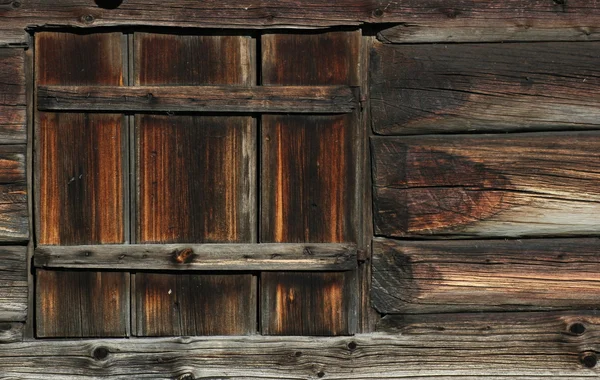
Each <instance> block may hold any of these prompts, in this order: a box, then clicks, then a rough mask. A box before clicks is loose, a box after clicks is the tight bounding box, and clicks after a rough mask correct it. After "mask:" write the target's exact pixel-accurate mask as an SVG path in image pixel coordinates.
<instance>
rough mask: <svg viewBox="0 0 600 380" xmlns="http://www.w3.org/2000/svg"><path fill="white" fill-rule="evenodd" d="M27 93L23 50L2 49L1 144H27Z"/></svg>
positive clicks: (0, 83) (0, 75)
mask: <svg viewBox="0 0 600 380" xmlns="http://www.w3.org/2000/svg"><path fill="white" fill-rule="evenodd" d="M0 12H1V11H0ZM1 17H2V16H0V18H1ZM1 29H2V27H0V35H1V34H2V32H1ZM1 39H2V37H0V40H1ZM25 92H26V91H25V54H24V52H23V50H22V49H0V144H18V143H25V140H26V132H25V119H26V108H27V107H26V103H27V102H26V95H25Z"/></svg>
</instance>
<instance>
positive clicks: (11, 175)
mask: <svg viewBox="0 0 600 380" xmlns="http://www.w3.org/2000/svg"><path fill="white" fill-rule="evenodd" d="M0 97H1V96H0ZM25 164H26V162H25V145H0V242H23V241H26V240H27V239H28V238H29V222H28V212H27V187H26V184H25V180H26V177H25Z"/></svg>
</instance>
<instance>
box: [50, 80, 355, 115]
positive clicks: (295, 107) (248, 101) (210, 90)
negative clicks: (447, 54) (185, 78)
mask: <svg viewBox="0 0 600 380" xmlns="http://www.w3.org/2000/svg"><path fill="white" fill-rule="evenodd" d="M356 103H357V99H356V97H355V96H354V94H353V91H352V88H350V87H348V86H256V87H242V86H132V87H121V86H48V87H39V88H38V109H39V110H41V111H118V112H124V111H130V112H261V113H267V112H285V113H350V112H352V111H353V110H354V109H355V108H356Z"/></svg>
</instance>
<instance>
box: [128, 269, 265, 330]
mask: <svg viewBox="0 0 600 380" xmlns="http://www.w3.org/2000/svg"><path fill="white" fill-rule="evenodd" d="M135 279H136V285H135V287H136V298H137V299H136V305H137V313H136V315H137V323H136V324H137V335H139V336H170V335H246V334H252V333H254V332H255V330H256V315H255V314H254V313H252V311H253V310H256V308H255V304H256V297H255V294H254V292H253V286H252V283H253V278H252V275H250V274H243V275H231V274H227V275H191V274H179V275H171V274H163V273H138V274H136V278H135Z"/></svg>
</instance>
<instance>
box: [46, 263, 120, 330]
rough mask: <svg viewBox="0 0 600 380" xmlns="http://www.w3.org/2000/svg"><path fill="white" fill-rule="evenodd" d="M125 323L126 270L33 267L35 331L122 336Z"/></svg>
mask: <svg viewBox="0 0 600 380" xmlns="http://www.w3.org/2000/svg"><path fill="white" fill-rule="evenodd" d="M128 325H129V273H122V272H62V271H47V270H41V269H38V270H37V271H36V333H37V337H38V338H51V337H71V338H77V337H123V336H127V335H128Z"/></svg>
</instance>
